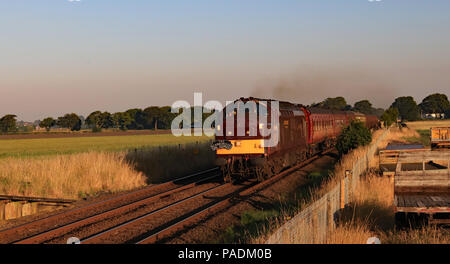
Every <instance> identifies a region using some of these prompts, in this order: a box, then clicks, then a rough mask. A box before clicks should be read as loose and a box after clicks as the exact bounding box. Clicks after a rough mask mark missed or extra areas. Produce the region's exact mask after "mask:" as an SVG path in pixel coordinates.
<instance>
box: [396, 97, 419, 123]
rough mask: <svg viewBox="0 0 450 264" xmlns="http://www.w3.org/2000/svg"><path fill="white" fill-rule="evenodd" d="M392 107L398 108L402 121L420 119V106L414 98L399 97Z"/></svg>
mask: <svg viewBox="0 0 450 264" xmlns="http://www.w3.org/2000/svg"><path fill="white" fill-rule="evenodd" d="M391 107H393V108H397V110H398V112H399V116H400V118H401V119H402V120H406V121H416V120H419V119H420V113H419V106H418V105H417V103H416V101H414V98H413V97H412V96H403V97H398V98H397V99H395V101H394V103H392V105H391Z"/></svg>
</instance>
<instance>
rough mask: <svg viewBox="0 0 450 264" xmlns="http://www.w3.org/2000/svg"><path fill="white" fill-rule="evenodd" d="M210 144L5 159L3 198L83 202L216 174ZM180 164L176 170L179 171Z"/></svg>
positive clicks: (0, 176)
mask: <svg viewBox="0 0 450 264" xmlns="http://www.w3.org/2000/svg"><path fill="white" fill-rule="evenodd" d="M213 159H214V152H212V151H211V150H210V148H209V144H208V143H202V144H200V143H199V144H188V145H182V146H181V148H179V147H178V146H177V147H167V146H166V147H160V148H146V149H138V150H133V151H130V152H112V153H110V152H87V153H79V154H70V155H54V156H41V157H21V158H12V157H8V158H3V159H0V194H5V195H24V196H40V197H51V198H70V199H79V198H84V197H86V196H94V195H96V194H98V193H100V192H118V191H123V190H130V189H134V188H137V187H140V186H144V185H146V184H148V183H157V182H161V181H168V180H171V179H173V178H176V177H181V176H185V175H187V174H189V173H193V172H197V171H200V170H203V169H207V168H211V167H212V166H213V165H212V164H213ZM174 164H176V166H174Z"/></svg>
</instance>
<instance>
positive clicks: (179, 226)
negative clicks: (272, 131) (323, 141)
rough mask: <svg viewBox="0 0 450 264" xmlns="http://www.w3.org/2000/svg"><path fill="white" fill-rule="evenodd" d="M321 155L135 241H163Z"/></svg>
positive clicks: (144, 242) (138, 242) (147, 242)
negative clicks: (234, 200)
mask: <svg viewBox="0 0 450 264" xmlns="http://www.w3.org/2000/svg"><path fill="white" fill-rule="evenodd" d="M328 152H330V150H328V151H324V152H322V153H321V154H320V155H324V154H326V153H328ZM319 157H320V156H319V155H316V156H314V157H312V158H310V159H308V160H306V161H304V162H301V163H300V164H297V165H296V166H294V167H291V168H289V169H287V170H285V171H283V172H281V173H279V174H278V175H276V176H273V177H271V178H269V179H267V180H266V181H264V182H260V183H257V184H253V185H251V186H249V187H248V188H245V189H244V190H242V191H240V192H238V193H237V195H236V196H230V197H226V198H224V199H222V200H220V201H217V202H216V203H214V204H212V205H210V206H208V207H206V208H202V209H201V210H198V211H197V212H195V213H194V214H192V215H190V216H187V217H185V218H181V219H180V220H179V221H177V222H175V223H173V224H171V225H169V226H167V227H166V228H163V229H160V230H158V231H157V232H153V233H151V234H149V235H147V236H145V237H142V238H140V239H139V240H137V241H135V243H136V244H151V243H157V242H158V241H162V240H163V239H166V238H169V237H171V236H173V235H175V234H176V233H177V232H180V231H182V230H183V229H185V228H186V227H188V226H190V225H192V224H195V223H198V222H199V221H201V220H202V219H204V218H207V217H208V216H209V215H212V214H215V213H217V212H220V211H222V210H225V209H226V208H227V207H229V206H232V205H233V199H239V200H241V199H245V198H246V197H247V196H250V195H252V194H253V193H255V192H258V191H260V190H262V189H264V188H266V187H267V186H269V185H271V184H273V183H274V182H276V181H278V180H281V179H282V178H284V177H286V176H287V175H289V174H291V173H293V172H294V171H296V170H298V169H300V168H302V167H303V166H305V165H307V164H309V163H311V162H312V161H314V160H316V159H318V158H319Z"/></svg>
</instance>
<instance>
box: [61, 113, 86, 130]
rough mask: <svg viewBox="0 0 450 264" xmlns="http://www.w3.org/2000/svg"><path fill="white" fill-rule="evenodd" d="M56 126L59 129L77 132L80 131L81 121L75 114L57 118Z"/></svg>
mask: <svg viewBox="0 0 450 264" xmlns="http://www.w3.org/2000/svg"><path fill="white" fill-rule="evenodd" d="M56 124H57V125H58V126H60V127H64V128H68V129H70V130H71V131H79V130H80V129H81V119H80V117H79V116H78V115H77V114H75V113H72V114H66V115H64V116H60V117H58V120H57V121H56Z"/></svg>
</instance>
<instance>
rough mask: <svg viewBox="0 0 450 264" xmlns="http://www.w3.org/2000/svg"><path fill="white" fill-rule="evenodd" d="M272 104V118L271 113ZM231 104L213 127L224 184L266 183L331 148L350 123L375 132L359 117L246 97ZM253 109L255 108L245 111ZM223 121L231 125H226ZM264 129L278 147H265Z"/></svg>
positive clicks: (369, 121)
mask: <svg viewBox="0 0 450 264" xmlns="http://www.w3.org/2000/svg"><path fill="white" fill-rule="evenodd" d="M249 102H250V103H249ZM275 102H276V103H277V107H278V109H277V111H276V112H274V111H273V110H274V103H275ZM234 103H235V105H236V107H235V108H234V109H232V110H231V111H230V110H229V109H227V110H226V109H224V111H223V121H222V122H221V124H217V125H216V130H217V131H216V132H217V133H216V141H215V143H214V144H213V149H215V151H216V155H217V165H220V166H221V168H222V172H223V174H224V178H225V180H226V181H231V180H233V179H237V178H241V177H247V176H248V175H255V176H256V177H257V178H258V180H264V179H266V178H268V177H270V176H272V175H274V174H277V173H279V172H280V171H281V170H282V169H283V168H285V167H288V166H291V165H294V164H297V163H299V162H302V161H305V160H307V159H308V158H310V157H312V156H314V155H316V154H317V153H319V152H322V151H324V150H328V149H330V148H332V147H334V145H335V144H336V140H337V137H338V136H339V135H340V134H341V132H342V129H343V128H344V127H346V126H348V125H349V124H350V122H351V121H352V120H359V121H361V122H363V123H365V124H366V125H367V126H368V127H369V128H375V127H376V125H377V123H378V119H377V118H376V117H375V118H373V117H372V116H366V115H363V114H360V113H355V112H351V111H337V110H327V109H321V108H314V107H312V108H310V107H305V106H303V105H301V104H294V103H289V102H282V101H280V102H278V101H274V100H265V99H258V98H252V97H250V98H241V99H238V100H236V101H235V102H234ZM251 104H252V105H253V107H250V106H249V105H251ZM262 110H264V111H262ZM275 115H276V117H275ZM227 116H228V117H229V118H230V119H231V120H232V121H231V122H229V121H228V122H229V123H227V121H226V118H227ZM239 116H240V117H245V119H244V121H242V120H239V121H238V119H239V118H238V117H239ZM255 117H256V118H255ZM274 118H276V119H274ZM274 120H275V121H276V122H273V121H274ZM265 121H267V122H265ZM272 122H273V123H272ZM265 127H266V128H267V129H269V128H270V129H271V131H272V133H276V135H275V137H277V142H276V144H272V145H271V144H268V142H270V141H269V138H271V137H272V139H273V137H274V135H273V134H271V135H267V134H265V135H263V134H264V133H262V132H261V130H262V128H265ZM255 129H256V131H255ZM239 131H240V132H241V133H239Z"/></svg>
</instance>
